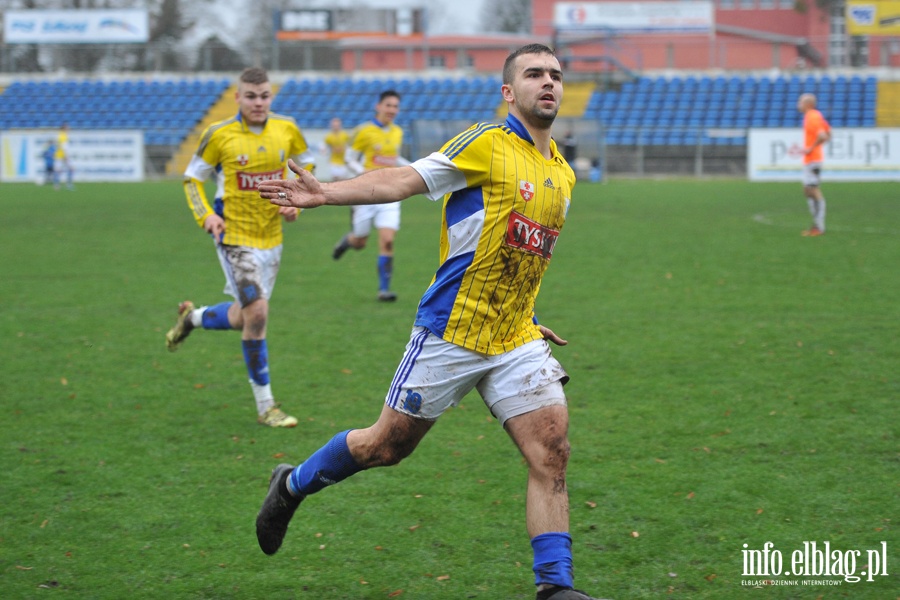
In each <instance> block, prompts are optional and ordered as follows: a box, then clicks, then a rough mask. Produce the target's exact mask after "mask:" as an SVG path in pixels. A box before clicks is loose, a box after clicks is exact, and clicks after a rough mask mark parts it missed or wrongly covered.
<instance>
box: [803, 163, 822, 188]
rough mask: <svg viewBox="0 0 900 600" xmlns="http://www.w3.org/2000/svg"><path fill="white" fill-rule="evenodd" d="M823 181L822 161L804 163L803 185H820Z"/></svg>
mask: <svg viewBox="0 0 900 600" xmlns="http://www.w3.org/2000/svg"><path fill="white" fill-rule="evenodd" d="M821 182H822V163H820V162H813V163H807V164H805V165H803V185H804V186H808V187H818V185H819V184H820V183H821Z"/></svg>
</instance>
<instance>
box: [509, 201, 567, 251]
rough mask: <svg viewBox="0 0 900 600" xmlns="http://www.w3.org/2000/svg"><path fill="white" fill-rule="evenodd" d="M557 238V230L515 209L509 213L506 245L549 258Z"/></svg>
mask: <svg viewBox="0 0 900 600" xmlns="http://www.w3.org/2000/svg"><path fill="white" fill-rule="evenodd" d="M557 239H559V231H558V230H556V229H553V228H551V227H547V226H545V225H541V224H540V223H538V222H536V221H532V220H531V219H529V218H528V217H526V216H525V215H523V214H520V213H517V212H515V211H513V212H512V214H510V215H509V223H508V224H507V225H506V243H507V245H509V246H512V247H513V248H518V249H519V250H524V251H525V252H528V253H529V254H537V255H538V256H543V257H544V258H546V259H547V260H550V257H551V256H552V255H553V248H554V247H555V246H556V240H557Z"/></svg>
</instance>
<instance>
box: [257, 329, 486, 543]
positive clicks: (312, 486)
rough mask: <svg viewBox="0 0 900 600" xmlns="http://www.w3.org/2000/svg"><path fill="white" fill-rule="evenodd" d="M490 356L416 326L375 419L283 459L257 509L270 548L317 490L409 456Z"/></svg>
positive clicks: (260, 533) (261, 534)
mask: <svg viewBox="0 0 900 600" xmlns="http://www.w3.org/2000/svg"><path fill="white" fill-rule="evenodd" d="M487 363H488V361H485V360H484V357H483V356H482V355H479V354H477V353H475V352H472V351H469V350H465V349H463V348H460V347H458V346H454V345H453V344H450V343H449V342H445V341H444V340H442V339H440V338H438V337H437V336H435V335H434V334H432V333H430V332H429V331H428V330H427V329H425V328H424V327H414V328H413V331H412V334H411V336H410V340H409V343H407V345H406V350H405V352H404V354H403V359H402V360H401V361H400V364H399V366H398V367H397V371H396V373H395V374H394V379H393V381H392V382H391V386H390V388H388V392H387V395H386V397H385V400H384V402H385V405H384V407H383V408H382V411H381V415H380V416H379V417H378V420H377V421H376V422H375V424H374V425H372V426H371V427H367V428H366V429H355V430H352V431H344V432H341V433H339V434H337V435H336V436H334V437H333V438H332V439H331V440H330V441H329V442H328V443H327V444H325V445H324V446H322V448H320V449H319V450H317V451H316V452H315V453H313V454H312V456H310V457H309V458H308V459H306V460H305V461H304V462H303V463H302V464H301V465H300V466H299V467H297V468H291V466H290V465H279V466H277V467H275V470H274V471H273V472H272V480H271V481H270V485H269V492H268V494H267V495H266V499H265V501H264V502H263V505H262V508H261V509H260V511H259V513H258V514H257V517H256V537H257V540H258V541H259V547H260V548H261V549H262V551H263V552H265V553H266V554H274V553H275V552H277V551H278V548H279V547H280V546H281V542H282V540H283V539H284V534H285V532H286V531H287V526H288V523H289V522H290V520H291V516H292V515H293V514H294V511H295V510H296V509H297V506H299V505H300V502H301V501H302V500H303V499H304V498H305V497H306V496H308V495H309V494H314V493H316V492H318V491H320V490H321V489H323V488H324V487H326V486H329V485H333V484H335V483H338V482H340V481H343V480H344V479H346V478H348V477H350V476H351V475H353V474H355V473H358V472H359V471H362V470H364V469H369V468H372V467H384V466H390V465H395V464H397V463H398V462H400V461H401V460H403V459H404V458H406V457H407V456H409V455H410V454H411V453H412V452H413V450H415V448H416V446H418V444H419V442H420V441H421V440H422V438H423V437H425V434H426V433H428V430H429V429H431V426H432V425H433V424H434V423H435V421H436V420H437V419H438V418H439V417H440V415H441V414H443V412H444V411H445V410H446V409H447V408H449V407H450V406H455V405H456V404H457V403H458V402H459V401H460V399H462V397H463V396H465V395H466V394H467V393H468V392H469V390H471V389H472V388H473V387H474V386H475V384H476V383H477V382H478V380H479V379H480V377H481V370H483V369H485V368H487V366H488V364H487Z"/></svg>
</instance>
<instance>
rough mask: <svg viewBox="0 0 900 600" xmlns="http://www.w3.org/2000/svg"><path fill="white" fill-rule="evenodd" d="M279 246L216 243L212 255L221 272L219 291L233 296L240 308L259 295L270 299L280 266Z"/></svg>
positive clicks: (280, 247) (257, 298)
mask: <svg viewBox="0 0 900 600" xmlns="http://www.w3.org/2000/svg"><path fill="white" fill-rule="evenodd" d="M281 249H282V246H281V245H280V244H279V245H278V246H275V247H274V248H269V249H266V250H262V249H260V248H249V247H247V246H226V245H225V244H216V254H218V255H219V263H220V264H221V265H222V271H223V272H224V273H225V289H224V290H223V291H224V292H225V293H226V294H228V295H229V296H232V297H234V299H235V300H237V301H238V302H239V303H240V305H241V308H244V307H246V306H247V305H248V304H250V303H251V302H253V301H255V300H259V299H260V298H265V299H266V300H268V299H269V298H271V297H272V290H273V289H274V288H275V278H276V277H278V267H279V266H281Z"/></svg>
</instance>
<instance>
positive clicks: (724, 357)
mask: <svg viewBox="0 0 900 600" xmlns="http://www.w3.org/2000/svg"><path fill="white" fill-rule="evenodd" d="M824 189H825V191H826V194H827V196H828V199H829V219H828V222H829V226H830V229H829V232H828V234H827V235H826V236H824V237H820V238H803V237H801V236H800V235H799V233H800V231H801V230H802V229H804V228H805V227H807V226H808V215H807V212H806V205H805V202H804V201H803V199H802V197H801V191H800V187H799V184H750V183H747V182H744V181H646V180H644V181H625V180H614V181H612V182H610V183H609V184H606V185H598V184H581V185H579V186H578V187H577V189H576V193H575V198H574V200H573V203H572V208H571V210H570V211H569V222H568V224H567V225H566V228H565V230H564V231H563V235H562V236H561V238H560V241H559V243H558V245H557V246H556V251H555V256H554V258H553V265H552V266H551V268H550V270H549V272H548V274H547V276H546V278H545V281H544V285H543V287H542V292H541V295H540V297H539V299H538V315H539V317H540V319H541V322H542V323H544V324H546V325H548V326H550V327H551V328H553V329H554V330H555V331H557V332H558V333H560V334H561V335H563V336H564V337H566V338H568V340H569V342H570V343H569V345H568V346H566V347H564V348H558V349H555V355H556V356H557V357H558V358H559V359H560V360H561V362H562V363H563V364H564V365H565V366H566V367H567V369H568V370H569V372H570V374H571V376H572V381H571V383H570V384H569V385H568V386H567V393H568V395H569V400H570V413H571V433H570V437H571V441H572V447H573V453H572V458H571V463H570V469H569V491H570V497H571V529H572V534H573V537H574V553H575V567H576V585H577V586H578V587H580V588H583V589H585V590H586V591H589V592H590V593H592V594H594V595H597V596H599V597H603V598H613V599H615V600H632V599H640V598H686V599H692V600H693V599H707V598H709V599H723V600H729V599H733V598H745V597H746V598H751V597H752V598H765V599H766V600H769V599H772V598H778V599H782V598H803V599H805V598H810V599H818V598H826V599H830V598H872V599H893V598H895V597H897V595H898V594H897V590H898V589H900V586H898V583H897V569H898V565H900V536H898V535H897V526H898V524H900V523H898V519H900V515H898V507H900V498H898V496H900V494H898V484H900V477H898V476H900V468H898V467H900V464H898V444H897V440H898V422H900V419H898V401H900V269H898V265H900V218H898V215H900V195H898V187H897V184H896V183H890V184H826V185H825V187H824ZM439 213H440V207H439V206H438V205H437V204H434V203H430V202H427V201H425V200H423V199H414V200H411V201H408V202H407V203H406V204H405V206H404V212H403V229H402V231H401V232H400V234H399V237H398V241H397V258H396V259H395V288H396V291H397V292H398V293H399V296H400V299H399V301H398V302H397V303H395V304H390V305H383V304H379V303H377V302H376V301H375V291H376V277H375V252H374V251H373V249H372V248H368V249H366V250H365V251H364V252H360V253H353V252H351V253H349V254H348V255H347V256H345V257H344V258H343V259H342V260H341V261H340V262H339V263H335V262H334V261H332V259H331V257H330V252H331V247H332V245H333V243H334V241H335V240H336V239H337V238H338V237H339V236H340V234H341V233H342V232H343V231H344V230H345V228H346V226H347V223H348V212H347V210H346V209H338V208H322V209H317V210H315V211H307V212H305V213H304V214H303V215H302V216H301V217H300V220H299V221H298V222H297V223H294V224H290V225H288V226H287V227H286V232H287V233H286V236H287V237H286V244H285V253H284V260H283V265H282V270H281V274H280V276H279V280H278V285H277V287H276V290H275V295H274V298H273V301H272V311H271V319H270V326H269V349H270V364H271V369H272V381H273V389H274V391H275V395H276V398H277V399H278V400H280V401H281V402H282V403H283V406H284V408H285V409H287V410H288V411H289V412H291V413H292V414H295V415H297V416H298V417H300V419H301V422H300V425H299V426H298V427H297V428H295V429H293V430H270V429H266V428H263V427H260V426H259V425H257V424H256V421H255V411H254V407H253V401H252V397H251V394H250V390H249V386H248V384H247V375H246V371H245V368H244V365H243V358H242V354H241V347H240V342H239V335H238V334H237V333H235V332H205V331H202V332H197V333H195V334H194V335H193V336H192V337H191V338H190V339H189V340H187V342H186V343H185V345H184V347H183V348H182V350H181V351H179V352H178V353H176V354H170V353H168V352H167V351H166V349H165V345H164V341H163V334H164V333H165V331H166V330H167V329H168V328H169V327H170V326H171V324H172V323H173V320H174V316H175V309H176V306H177V304H178V302H179V301H181V300H183V299H186V298H190V299H192V300H194V301H195V302H198V303H203V304H210V303H215V302H220V301H222V300H224V299H226V298H225V296H223V295H222V294H221V289H222V284H223V276H222V274H221V271H220V268H219V265H218V263H217V260H216V258H215V255H214V252H213V248H212V246H211V242H210V241H209V240H208V238H207V237H206V236H205V235H203V234H202V232H201V231H200V229H199V228H197V227H196V225H195V224H194V223H193V220H192V219H191V216H190V214H189V212H188V210H187V207H186V206H185V202H184V199H183V195H182V191H181V187H180V183H178V182H153V183H143V184H106V185H100V184H94V185H91V184H82V185H80V186H78V188H77V190H76V191H74V192H67V191H56V192H55V191H54V190H53V189H51V188H49V187H37V186H33V185H14V184H5V185H3V186H2V187H0V232H2V245H0V265H2V267H0V268H2V286H0V300H2V312H0V335H2V344H0V361H2V376H0V407H2V413H0V414H2V417H0V418H2V432H3V434H2V443H0V467H2V473H3V474H2V479H0V517H2V520H0V523H2V529H0V598H4V599H6V598H12V599H18V598H29V599H30V598H50V597H66V598H91V599H96V598H104V599H105V598H109V599H120V598H191V599H199V598H209V599H248V598H250V599H254V598H266V599H281V598H300V599H302V598H327V599H329V600H332V599H378V598H395V597H401V598H410V599H426V600H431V599H437V600H442V599H449V600H456V599H464V598H480V599H485V600H488V599H489V600H519V599H531V598H533V597H534V592H533V575H532V573H531V548H530V545H529V541H528V538H527V535H526V533H525V528H524V491H525V475H526V469H525V466H524V465H523V464H522V461H521V459H520V458H519V456H518V453H517V451H516V450H515V448H514V447H513V445H512V443H511V442H510V441H509V440H508V439H507V437H506V435H505V434H504V433H503V431H502V429H501V428H500V427H499V426H498V425H497V423H496V422H495V421H493V420H492V419H491V418H489V413H488V411H487V410H486V409H485V408H484V407H483V405H482V404H481V401H480V398H478V397H477V395H471V396H469V397H468V398H466V400H465V401H464V402H463V403H462V405H461V406H460V407H459V408H458V409H455V410H452V411H450V412H449V413H448V414H447V415H445V417H444V418H443V419H442V420H441V421H440V422H439V424H438V425H437V426H436V427H435V428H434V429H433V430H432V432H431V433H430V434H429V436H428V437H426V439H425V440H424V441H423V443H422V445H421V446H420V448H419V449H418V450H417V452H416V453H415V454H414V455H413V456H412V457H410V458H409V459H407V460H406V461H404V462H403V463H402V464H401V465H399V466H397V467H394V468H390V469H381V470H374V471H370V472H366V473H362V474H360V475H357V476H355V477H353V478H351V479H349V480H347V481H346V482H344V483H342V484H340V485H339V486H336V487H334V488H329V489H327V490H325V491H323V492H322V493H321V494H318V495H317V496H313V497H310V498H309V499H308V500H307V501H306V502H305V503H304V504H303V506H302V507H301V509H300V511H299V512H298V513H297V517H296V518H295V519H294V522H293V523H292V525H291V528H290V530H289V533H288V537H287V539H286V541H285V544H284V546H283V547H282V549H281V551H280V552H279V553H278V554H277V555H275V556H274V557H266V556H265V555H263V554H262V552H260V550H259V548H258V547H257V544H256V538H255V533H254V525H253V524H254V519H255V516H256V511H257V510H258V508H259V505H260V503H261V501H262V498H263V496H264V494H265V491H266V486H267V481H268V473H269V471H270V469H271V468H272V467H273V466H274V465H275V464H277V463H279V462H291V463H297V462H298V461H301V460H303V459H304V458H305V457H306V456H307V455H308V454H309V453H311V452H312V451H314V450H315V449H317V448H318V447H319V446H321V445H322V444H323V443H324V442H325V441H327V440H328V439H329V438H330V437H331V435H332V434H333V433H335V432H337V431H339V430H342V429H346V428H351V427H360V426H366V425H368V424H370V423H371V422H372V421H373V420H374V419H375V418H376V417H377V415H378V413H379V411H380V409H381V405H382V402H383V397H384V393H385V391H386V389H387V385H388V384H389V382H390V380H391V377H392V375H393V371H394V368H395V367H396V364H397V362H398V361H399V359H400V357H401V355H402V353H403V348H404V345H405V343H406V340H407V339H408V335H409V329H410V327H411V325H412V319H413V315H414V312H415V307H416V304H417V302H418V298H419V296H420V295H421V293H422V292H423V291H424V289H425V287H426V286H427V284H428V282H429V281H430V278H431V275H432V274H433V272H434V269H435V266H436V262H437V235H438V231H439V227H440V216H439ZM813 541H814V542H816V543H817V544H819V547H820V548H821V546H822V544H824V542H826V541H827V542H829V543H830V545H831V548H832V549H833V550H835V549H836V550H840V551H841V553H842V556H843V557H847V558H849V557H851V556H855V555H853V554H852V553H851V551H854V550H855V551H860V552H861V554H860V557H859V559H858V560H857V563H856V564H855V565H854V569H855V572H856V573H857V574H859V572H860V571H864V570H867V569H871V568H872V567H870V566H867V564H866V558H867V553H866V551H867V550H874V549H879V548H883V546H882V545H881V542H882V541H884V542H886V548H887V557H888V563H887V567H886V570H887V572H888V573H889V575H888V576H881V575H879V576H876V577H874V578H873V579H874V581H871V582H869V581H866V580H865V579H866V577H863V581H860V582H858V583H850V582H846V581H844V579H843V578H842V577H829V578H826V577H818V578H816V577H812V576H809V577H784V576H782V577H776V578H771V577H770V578H769V579H774V580H777V581H789V580H794V581H796V582H798V585H797V586H793V587H787V586H784V587H767V588H765V589H760V588H759V587H758V586H757V587H753V586H752V585H744V584H745V583H747V582H750V583H753V582H754V581H759V580H761V579H766V578H765V577H746V576H744V574H743V570H744V567H743V560H744V558H743V556H744V554H743V553H742V551H743V550H745V548H744V545H745V544H746V545H747V548H746V549H749V550H761V549H762V548H763V546H764V544H765V543H766V542H772V543H773V544H774V548H775V549H777V550H778V551H779V552H781V553H782V555H783V557H784V565H783V570H789V569H790V568H791V556H792V553H793V552H794V551H795V550H802V549H803V544H804V542H813ZM773 554H774V553H773ZM842 564H844V563H842ZM845 564H847V566H848V567H849V562H846V563H845ZM822 579H828V580H830V581H831V582H841V584H840V585H801V584H802V583H809V582H810V581H813V582H815V581H816V580H822Z"/></svg>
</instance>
